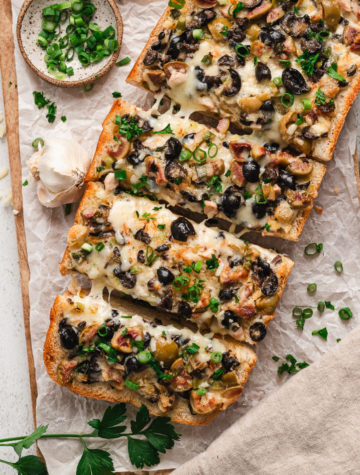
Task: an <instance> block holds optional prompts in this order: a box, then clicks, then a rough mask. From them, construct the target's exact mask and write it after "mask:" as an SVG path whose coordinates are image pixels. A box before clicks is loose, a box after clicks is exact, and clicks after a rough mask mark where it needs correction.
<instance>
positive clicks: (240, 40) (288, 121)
mask: <svg viewBox="0 0 360 475" xmlns="http://www.w3.org/2000/svg"><path fill="white" fill-rule="evenodd" d="M236 4H237V2H235V1H233V0H228V1H224V2H221V4H219V3H218V2H215V1H205V2H203V1H201V0H187V1H186V2H185V4H184V6H183V8H182V9H180V10H175V9H171V8H167V9H166V11H165V12H164V14H163V15H162V16H161V18H160V20H159V22H158V23H157V25H156V26H155V28H154V30H153V32H152V33H151V35H150V38H149V40H148V42H147V43H146V45H145V48H144V50H143V51H142V53H141V55H140V56H139V58H138V60H137V61H136V64H135V65H134V67H133V69H132V71H131V72H130V74H129V76H128V78H127V81H128V82H129V83H130V84H133V85H135V86H138V87H142V88H144V89H146V90H149V89H150V90H151V91H153V92H154V93H155V94H156V95H157V96H158V97H162V96H164V95H166V96H167V97H170V98H171V99H172V100H173V101H174V102H175V103H177V104H180V106H181V111H183V113H187V112H188V110H189V109H192V110H206V111H208V112H209V113H216V114H218V116H219V118H223V117H229V118H230V119H231V120H232V121H234V122H237V121H238V118H239V115H240V116H241V118H242V123H243V124H246V125H247V126H249V127H250V129H253V130H254V132H253V134H255V135H257V136H258V137H261V138H262V142H263V143H265V142H267V141H270V140H274V137H276V135H277V139H275V141H277V142H279V143H281V144H282V143H283V142H285V144H291V145H292V146H294V147H296V148H297V149H298V150H300V151H301V152H304V153H306V154H307V155H308V156H309V157H310V156H311V157H313V158H316V159H318V160H321V161H324V162H327V161H329V160H330V159H331V157H332V154H333V151H334V149H335V145H336V142H337V139H338V136H339V133H340V131H341V128H342V126H343V124H344V121H345V117H346V114H347V113H348V111H349V109H350V107H351V105H352V103H353V101H354V100H355V97H356V95H357V94H358V92H359V88H360V72H359V66H360V57H359V55H358V51H359V48H360V25H359V5H358V3H357V2H356V1H354V0H349V1H347V2H343V1H341V0H338V1H334V2H332V4H331V8H333V9H334V12H335V11H336V13H334V12H333V13H331V12H330V10H329V8H330V7H327V6H325V7H323V3H322V2H317V3H315V4H314V2H312V1H311V0H305V1H303V2H301V5H300V8H298V10H299V11H298V12H297V13H296V14H295V13H293V11H292V8H291V6H290V4H289V7H287V6H286V4H282V5H277V4H272V5H271V2H268V1H267V0H265V1H263V2H248V3H244V6H243V8H242V9H241V10H239V11H237V12H236V13H235V12H234V9H235V5H236ZM255 4H256V7H255V8H254V7H253V6H254V5H255ZM289 8H290V10H289ZM329 12H330V13H329ZM334 15H335V16H334ZM174 17H175V18H174ZM327 19H330V20H331V21H330V20H329V21H330V23H329V24H327ZM334 19H335V21H334ZM320 21H322V22H323V23H322V24H321V23H320ZM319 25H320V26H319ZM319 28H324V30H323V31H325V32H326V33H325V34H323V33H320V35H321V34H323V36H324V35H327V37H326V38H320V39H319V34H318V33H319ZM260 29H261V31H260ZM194 30H196V34H195V36H197V38H200V39H196V38H194V36H193V35H194V33H193V31H194ZM199 31H200V33H199ZM314 38H315V41H316V42H317V43H316V44H315V43H314V41H311V40H314ZM239 45H240V46H239ZM243 45H244V46H245V48H244V47H243ZM314 46H315V49H312V48H313V47H314ZM239 47H240V48H241V47H242V48H243V49H242V50H240V49H238V48H239ZM329 52H330V53H329ZM316 55H317V56H316ZM209 58H210V59H209ZM279 60H282V63H281V62H280V61H279ZM286 61H288V62H289V63H286ZM144 62H145V63H144ZM255 64H256V66H255ZM230 69H232V71H230ZM290 69H291V71H290ZM294 70H295V72H294ZM285 71H286V72H285ZM327 72H329V73H330V74H327ZM338 73H339V74H340V75H339V74H338ZM284 74H285V76H284ZM299 74H301V75H302V77H303V79H301V77H299ZM336 74H338V75H336ZM234 76H235V81H234ZM236 76H239V77H240V80H239V79H237V80H236ZM151 77H152V78H153V79H151ZM274 78H280V79H281V78H282V84H280V85H279V80H278V79H277V81H278V82H277V83H276V84H277V85H278V86H277V87H274V83H273V82H272V80H274ZM289 78H290V79H291V81H293V80H294V82H295V83H298V85H299V86H300V84H302V86H301V87H299V88H298V89H297V88H294V87H293V86H292V84H288V79H289ZM339 78H340V81H339V80H338V79H339ZM300 79H301V80H300ZM342 79H344V81H342ZM231 80H233V81H234V82H233V83H232V84H235V83H236V84H237V89H236V91H235V92H234V93H232V92H231V91H229V89H227V93H226V95H225V97H224V88H228V87H229V84H230V83H231ZM239 85H240V86H239ZM202 86H203V87H202ZM300 89H301V90H300ZM319 89H321V91H322V92H323V93H324V94H325V96H323V98H322V99H321V96H320V99H319V96H317V93H318V91H319ZM284 93H290V94H293V96H294V98H295V100H294V101H293V103H292V104H291V101H290V105H287V107H286V108H284V109H283V110H281V107H278V106H277V113H276V114H275V115H274V116H273V118H272V121H271V122H270V124H271V126H270V127H267V126H265V127H260V130H258V128H259V127H258V123H259V118H260V119H261V113H260V114H259V112H258V111H257V110H256V107H257V106H256V104H255V102H256V100H259V101H264V100H266V101H267V100H269V99H271V100H272V102H273V103H274V104H275V103H276V104H277V105H279V103H280V98H281V96H282V95H283V94H284ZM254 98H255V99H254ZM303 99H305V100H306V101H310V102H311V107H310V109H309V108H308V107H307V106H306V107H305V106H304V105H303V103H302V100H303ZM260 104H261V102H260ZM334 104H335V109H334V107H333V106H334ZM180 114H181V112H180ZM254 114H255V117H254ZM299 114H302V117H304V118H305V121H304V122H302V120H301V119H300V120H299ZM260 123H261V124H262V122H260Z"/></svg>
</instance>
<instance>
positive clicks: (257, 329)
mask: <svg viewBox="0 0 360 475" xmlns="http://www.w3.org/2000/svg"><path fill="white" fill-rule="evenodd" d="M265 335H266V327H265V325H264V324H263V323H261V322H256V323H254V324H253V325H251V327H250V338H251V339H252V341H261V340H263V339H264V338H265Z"/></svg>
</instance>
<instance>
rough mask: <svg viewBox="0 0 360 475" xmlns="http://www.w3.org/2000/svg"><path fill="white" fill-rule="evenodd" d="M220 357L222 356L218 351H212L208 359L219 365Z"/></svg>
mask: <svg viewBox="0 0 360 475" xmlns="http://www.w3.org/2000/svg"><path fill="white" fill-rule="evenodd" d="M222 357H223V355H222V353H220V351H214V352H212V353H211V355H210V359H211V361H212V362H213V363H221V361H222Z"/></svg>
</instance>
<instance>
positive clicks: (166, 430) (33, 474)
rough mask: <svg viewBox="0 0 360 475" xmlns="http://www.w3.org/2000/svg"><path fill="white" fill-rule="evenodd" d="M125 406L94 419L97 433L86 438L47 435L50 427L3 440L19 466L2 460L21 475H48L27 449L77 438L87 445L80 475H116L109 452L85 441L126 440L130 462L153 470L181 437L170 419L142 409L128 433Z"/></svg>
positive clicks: (78, 468)
mask: <svg viewBox="0 0 360 475" xmlns="http://www.w3.org/2000/svg"><path fill="white" fill-rule="evenodd" d="M125 419H126V406H125V404H123V403H122V404H116V405H115V406H111V407H108V408H107V409H106V411H105V413H104V415H103V417H102V419H92V420H91V421H89V422H88V425H89V426H90V427H92V428H93V429H94V430H93V431H92V432H89V433H85V434H47V433H46V432H47V429H48V426H40V427H38V428H37V429H36V430H35V431H34V432H33V433H32V434H30V435H28V436H21V437H10V438H6V439H0V447H13V449H14V450H15V452H16V454H17V456H18V457H19V458H18V460H17V461H16V462H10V461H7V460H2V459H0V463H4V464H6V465H9V466H11V467H13V468H14V469H15V470H17V472H18V473H19V474H21V475H46V474H47V470H46V466H45V464H44V462H43V461H42V460H41V459H40V458H39V457H37V456H35V455H26V456H22V451H23V449H29V448H30V447H31V446H32V445H33V444H34V443H35V442H36V441H37V440H39V439H50V438H59V439H60V438H61V439H63V438H73V439H74V438H75V439H79V440H80V441H81V443H82V445H83V449H84V450H83V453H82V456H81V458H80V461H79V463H78V466H77V469H76V475H87V474H90V473H92V474H94V475H95V474H104V475H105V474H111V473H114V464H113V461H112V458H111V455H110V453H109V452H107V451H106V450H100V449H89V448H88V446H87V445H86V443H85V440H84V439H87V438H102V439H117V438H119V437H126V438H127V441H128V453H129V458H130V462H131V463H132V464H133V465H134V466H135V467H136V468H143V467H144V466H147V467H151V466H153V465H156V464H158V463H159V462H160V457H159V453H165V452H166V450H168V449H171V448H172V447H173V446H174V442H175V440H179V439H180V434H178V433H177V432H175V429H174V426H173V425H172V424H170V418H169V417H155V418H154V419H153V420H151V418H150V414H149V411H148V409H147V407H146V406H144V405H142V406H141V407H140V409H139V411H138V412H137V414H136V417H135V420H131V421H130V429H131V431H129V432H126V430H127V427H128V426H127V425H125V424H123V425H121V423H122V422H124V421H125Z"/></svg>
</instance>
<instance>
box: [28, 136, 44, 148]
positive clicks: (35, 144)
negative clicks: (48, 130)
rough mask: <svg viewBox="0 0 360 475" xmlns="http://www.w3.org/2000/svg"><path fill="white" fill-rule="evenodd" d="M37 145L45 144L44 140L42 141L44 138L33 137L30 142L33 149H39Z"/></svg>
mask: <svg viewBox="0 0 360 475" xmlns="http://www.w3.org/2000/svg"><path fill="white" fill-rule="evenodd" d="M39 145H40V146H41V147H43V146H44V145H45V142H44V139H42V138H41V137H37V138H36V139H34V140H33V141H32V143H31V146H32V147H33V148H34V149H35V150H39Z"/></svg>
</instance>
